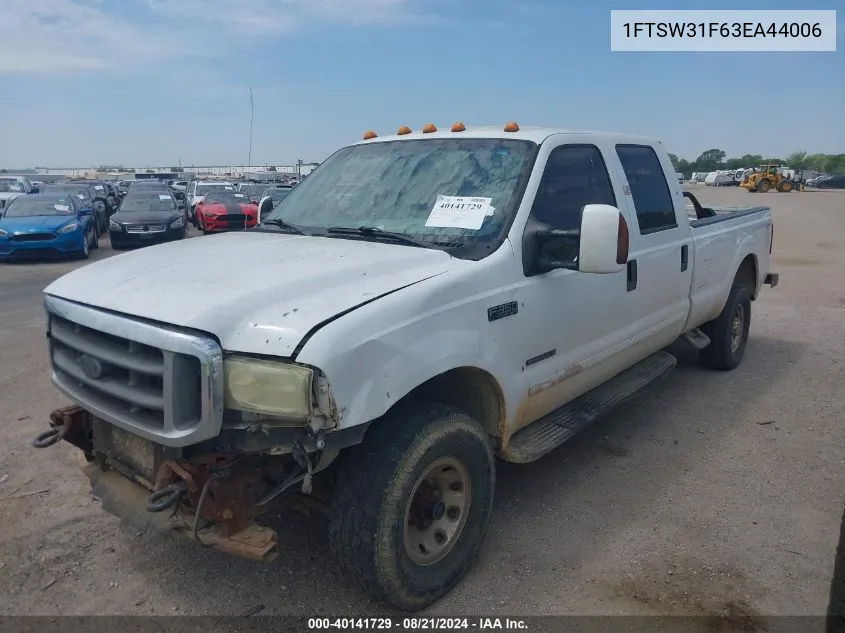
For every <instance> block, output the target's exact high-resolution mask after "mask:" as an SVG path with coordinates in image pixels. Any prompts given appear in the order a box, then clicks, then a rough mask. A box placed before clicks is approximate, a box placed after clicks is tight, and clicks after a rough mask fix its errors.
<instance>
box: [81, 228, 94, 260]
mask: <svg viewBox="0 0 845 633" xmlns="http://www.w3.org/2000/svg"><path fill="white" fill-rule="evenodd" d="M92 232H93V231H91V230H89V231H86V232H85V235H83V236H82V252H80V253H79V259H88V258H89V257H90V256H91V233H92Z"/></svg>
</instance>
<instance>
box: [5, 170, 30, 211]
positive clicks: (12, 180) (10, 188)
mask: <svg viewBox="0 0 845 633" xmlns="http://www.w3.org/2000/svg"><path fill="white" fill-rule="evenodd" d="M31 193H34V191H33V189H32V185H31V184H30V182H29V180H27V179H26V178H23V177H21V176H0V213H2V211H3V209H4V208H5V207H6V205H8V204H9V202H11V201H12V200H14V199H15V198H17V197H18V196H25V195H28V194H31Z"/></svg>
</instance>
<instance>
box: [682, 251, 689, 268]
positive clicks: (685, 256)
mask: <svg viewBox="0 0 845 633" xmlns="http://www.w3.org/2000/svg"><path fill="white" fill-rule="evenodd" d="M687 268H689V246H687V245H686V244H684V245H683V246H681V272H685V271H686V269H687Z"/></svg>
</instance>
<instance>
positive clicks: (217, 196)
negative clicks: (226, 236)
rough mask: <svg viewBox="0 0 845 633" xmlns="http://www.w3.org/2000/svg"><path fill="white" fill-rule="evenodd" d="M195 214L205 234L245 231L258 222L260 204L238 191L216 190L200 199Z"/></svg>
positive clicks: (199, 226) (198, 226) (199, 227)
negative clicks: (254, 202)
mask: <svg viewBox="0 0 845 633" xmlns="http://www.w3.org/2000/svg"><path fill="white" fill-rule="evenodd" d="M195 216H196V222H197V228H198V229H200V230H201V231H202V232H203V233H204V234H208V233H219V232H221V231H243V230H244V229H251V228H255V226H256V225H257V224H258V205H256V204H253V203H252V202H251V201H250V199H249V198H247V196H246V194H243V193H240V192H238V191H215V192H212V193H209V194H207V195H206V196H205V198H204V199H202V200H200V201H199V203H198V204H197V206H196V210H195Z"/></svg>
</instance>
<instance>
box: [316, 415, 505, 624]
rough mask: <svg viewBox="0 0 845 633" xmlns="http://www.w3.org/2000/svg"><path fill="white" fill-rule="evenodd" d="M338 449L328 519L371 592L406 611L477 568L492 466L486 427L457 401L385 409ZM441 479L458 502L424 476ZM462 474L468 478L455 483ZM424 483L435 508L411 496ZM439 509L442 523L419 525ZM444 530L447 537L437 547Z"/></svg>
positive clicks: (347, 565) (335, 546) (333, 539)
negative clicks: (352, 442) (414, 520)
mask: <svg viewBox="0 0 845 633" xmlns="http://www.w3.org/2000/svg"><path fill="white" fill-rule="evenodd" d="M342 459H343V460H344V461H343V462H342V463H341V466H340V470H339V476H338V483H337V486H336V487H335V490H334V494H333V498H332V501H331V508H332V519H331V521H330V522H329V544H330V546H331V549H332V551H333V553H334V556H335V558H336V559H337V561H338V564H339V566H340V568H341V569H342V571H343V572H344V573H345V574H346V575H347V576H349V577H350V578H352V579H354V580H355V581H357V583H358V584H359V585H360V586H361V587H362V589H363V590H364V591H365V592H367V593H368V594H369V595H370V596H372V597H373V598H374V599H376V600H378V601H379V602H382V603H385V604H388V605H391V606H393V607H395V608H397V609H400V610H402V611H416V610H419V609H423V608H425V607H427V606H429V605H431V604H433V603H434V602H436V601H437V600H438V599H439V598H441V597H442V596H444V595H445V594H446V593H448V592H449V591H450V590H451V589H452V588H453V587H454V586H455V585H457V584H458V582H460V580H461V579H462V578H463V577H464V576H465V575H466V573H467V572H468V571H469V570H470V569H471V567H472V565H473V563H474V562H475V557H476V555H477V554H478V550H479V548H480V547H481V544H482V542H483V540H484V536H485V534H486V533H487V527H488V526H489V524H490V515H491V513H492V509H493V494H494V488H495V479H496V472H495V458H494V456H493V451H492V449H491V446H490V441H489V439H488V437H487V434H486V433H485V431H484V429H482V428H481V426H480V425H479V424H478V422H476V421H475V420H474V419H472V418H471V417H469V416H468V415H467V414H465V413H463V412H462V411H459V410H457V409H453V408H450V407H445V406H442V405H439V404H434V403H430V402H416V403H409V404H407V405H405V406H401V405H400V407H399V408H397V410H395V411H393V412H391V413H388V414H387V415H386V416H385V417H384V418H383V419H382V420H380V421H379V423H377V425H376V426H374V427H373V428H372V429H371V430H370V431H369V432H368V434H367V436H366V437H365V439H364V443H363V444H360V445H358V446H355V447H352V448H351V449H349V450H348V452H347V453H346V454H345V455H343V456H342ZM450 469H451V470H450ZM428 473H431V477H430V478H426V479H425V480H424V479H423V476H424V475H426V474H428ZM437 479H439V484H440V485H439V486H438V489H439V490H445V491H447V493H448V494H449V495H453V499H454V503H453V504H452V505H450V501H449V500H448V499H446V500H445V501H446V503H443V501H444V499H442V498H441V497H439V495H437V496H434V495H436V494H437V493H431V488H430V487H429V486H427V485H426V484H427V483H428V482H430V481H436V480H437ZM459 482H465V483H461V484H460V487H459V488H458V487H453V486H457V485H458V484H459ZM457 490H460V491H461V492H453V491H457ZM467 490H469V491H470V492H469V494H468V495H467V494H466V491H467ZM414 491H420V494H419V495H413V494H412V493H413V492H414ZM426 493H427V499H428V501H429V504H428V508H429V510H430V512H432V513H433V515H432V514H431V513H430V514H429V515H428V517H427V518H425V517H423V516H422V515H424V514H425V513H424V512H423V513H422V515H421V514H420V513H419V509H420V506H419V505H416V506H415V504H413V503H412V501H416V502H417V504H418V503H419V502H421V501H422V496H425V495H426ZM438 499H439V500H438ZM463 502H466V503H467V505H465V506H463V511H460V509H459V505H460V504H461V503H463ZM456 510H457V512H456ZM414 515H417V516H420V517H421V518H420V519H419V521H420V523H418V524H417V525H416V526H414V525H412V524H409V523H408V517H409V516H411V517H413V516H414ZM433 518H434V519H437V518H439V520H440V521H442V522H443V523H440V524H439V525H440V526H441V527H443V528H444V529H441V530H436V529H434V526H433V525H427V526H426V527H425V529H424V530H421V529H420V526H422V525H424V524H425V523H427V522H429V521H431V520H432V519H433ZM450 527H451V528H453V529H454V530H455V532H453V535H452V537H451V538H450V537H448V536H446V532H445V529H449V528H450ZM423 534H426V535H428V536H429V537H430V539H429V540H428V541H427V546H431V547H430V549H429V548H428V547H427V546H423V545H422V542H423V540H422V535H423ZM438 535H440V536H441V538H445V540H444V541H443V546H442V547H441V548H439V549H440V551H439V553H438V551H437V550H438V542H439V541H438V538H437V536H438ZM412 554H413V557H412ZM438 556H439V557H440V558H438ZM426 558H428V561H426V560H425V559H426Z"/></svg>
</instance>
